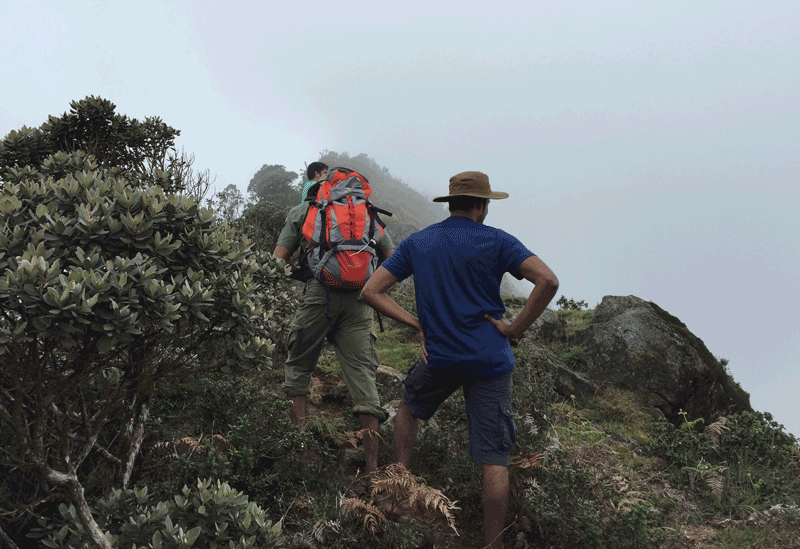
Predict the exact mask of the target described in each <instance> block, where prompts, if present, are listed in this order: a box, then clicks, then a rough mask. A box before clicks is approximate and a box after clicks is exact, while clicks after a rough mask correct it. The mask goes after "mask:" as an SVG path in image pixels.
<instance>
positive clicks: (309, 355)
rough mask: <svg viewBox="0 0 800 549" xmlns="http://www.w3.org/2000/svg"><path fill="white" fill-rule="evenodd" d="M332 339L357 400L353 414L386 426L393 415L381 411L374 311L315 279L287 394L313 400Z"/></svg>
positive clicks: (302, 314)
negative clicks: (323, 356) (325, 348)
mask: <svg viewBox="0 0 800 549" xmlns="http://www.w3.org/2000/svg"><path fill="white" fill-rule="evenodd" d="M329 334H330V337H329V340H330V341H331V342H332V343H333V346H334V348H335V349H336V356H337V358H338V359H339V365H340V367H341V369H342V376H343V377H344V382H345V384H346V385H347V389H348V390H349V391H350V396H351V397H352V399H353V413H354V414H356V415H357V414H369V415H371V416H375V417H376V418H378V420H379V421H385V420H386V419H387V417H388V413H387V412H386V410H384V409H383V408H381V405H380V398H379V397H378V389H377V388H376V386H375V371H376V370H377V369H378V365H379V364H380V362H379V358H378V350H377V348H376V347H375V339H376V338H375V335H374V334H373V333H372V308H370V307H369V306H368V305H366V304H365V303H363V302H361V301H360V300H359V299H358V291H353V292H343V291H337V290H333V289H331V288H328V287H326V286H324V285H323V284H321V283H320V282H319V281H317V280H313V279H312V280H309V281H308V282H306V286H305V289H304V290H303V295H302V296H301V297H300V306H299V307H298V309H297V313H296V314H295V315H294V319H293V320H292V328H291V332H290V333H289V341H288V343H289V357H288V358H287V359H286V364H285V365H284V374H285V377H284V382H283V392H284V393H286V395H288V396H297V395H308V393H309V390H310V388H311V374H312V373H313V371H314V369H315V368H316V366H317V360H319V355H320V353H321V352H322V345H323V343H324V342H325V338H326V337H327V336H329Z"/></svg>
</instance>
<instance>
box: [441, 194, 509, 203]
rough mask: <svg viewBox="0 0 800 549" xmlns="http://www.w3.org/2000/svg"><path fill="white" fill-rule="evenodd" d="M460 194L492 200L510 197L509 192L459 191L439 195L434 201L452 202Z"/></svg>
mask: <svg viewBox="0 0 800 549" xmlns="http://www.w3.org/2000/svg"><path fill="white" fill-rule="evenodd" d="M459 196H474V197H476V198H489V199H491V200H502V199H504V198H508V193H501V192H491V193H458V194H449V195H447V196H437V197H436V198H434V199H433V201H434V202H450V200H451V199H453V198H457V197H459Z"/></svg>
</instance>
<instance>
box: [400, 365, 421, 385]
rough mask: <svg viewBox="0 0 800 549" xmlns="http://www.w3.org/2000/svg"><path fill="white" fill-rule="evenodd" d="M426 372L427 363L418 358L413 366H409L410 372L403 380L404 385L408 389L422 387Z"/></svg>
mask: <svg viewBox="0 0 800 549" xmlns="http://www.w3.org/2000/svg"><path fill="white" fill-rule="evenodd" d="M424 374H425V363H424V362H422V361H421V360H418V361H417V362H415V363H414V365H413V366H411V368H409V370H408V373H407V374H406V377H405V379H404V380H403V385H405V387H406V388H407V389H411V390H413V389H420V388H421V387H422V384H423V382H424V379H423V375H424Z"/></svg>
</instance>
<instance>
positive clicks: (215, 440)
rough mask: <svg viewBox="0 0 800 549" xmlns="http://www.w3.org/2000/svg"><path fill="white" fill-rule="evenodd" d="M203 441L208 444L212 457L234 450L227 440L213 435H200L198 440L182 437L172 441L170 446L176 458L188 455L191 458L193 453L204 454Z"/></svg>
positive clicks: (204, 446)
mask: <svg viewBox="0 0 800 549" xmlns="http://www.w3.org/2000/svg"><path fill="white" fill-rule="evenodd" d="M204 441H208V442H209V443H210V446H211V449H212V450H214V455H217V456H219V455H222V454H223V453H224V452H229V451H231V450H233V449H234V448H233V444H231V443H230V442H228V440H227V439H226V438H225V437H224V436H222V435H213V436H211V437H206V436H205V435H201V436H200V439H194V438H192V437H184V438H181V439H178V440H176V441H174V442H173V443H172V445H173V447H174V449H175V455H176V456H177V455H179V454H189V455H190V456H192V455H194V454H195V453H202V452H205V450H206V448H207V446H206V445H205V444H204Z"/></svg>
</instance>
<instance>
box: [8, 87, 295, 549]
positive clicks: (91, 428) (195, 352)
mask: <svg viewBox="0 0 800 549" xmlns="http://www.w3.org/2000/svg"><path fill="white" fill-rule="evenodd" d="M95 103H99V108H103V107H108V108H112V110H113V105H111V106H110V107H109V104H107V103H106V102H103V101H102V100H97V101H95V100H94V99H87V100H85V101H83V102H81V103H79V104H77V106H76V104H73V108H74V110H76V111H77V114H75V116H74V117H69V116H67V115H65V117H64V118H68V120H67V122H64V123H65V124H67V126H69V127H78V128H80V129H81V132H82V133H81V132H78V133H77V134H74V135H76V136H77V137H75V139H74V140H67V141H68V142H69V143H73V142H74V141H76V140H78V137H81V136H82V138H83V139H85V140H87V141H91V140H92V139H94V138H96V139H98V140H100V141H103V142H104V143H106V145H107V144H108V141H107V139H111V138H110V137H108V136H107V135H106V134H104V133H102V132H103V131H105V130H102V128H94V127H93V126H92V124H94V123H97V124H98V125H100V126H103V125H104V121H105V120H106V119H105V118H104V117H103V116H98V118H97V119H95V118H92V117H91V116H89V117H88V121H87V120H85V119H86V118H87V117H86V116H83V115H84V114H85V113H83V111H82V110H81V108H84V107H86V106H87V104H88V105H89V106H92V105H94V104H95ZM91 112H94V111H91ZM90 114H91V113H90ZM82 116H83V118H82ZM113 121H114V124H118V126H119V127H118V126H114V128H116V129H114V132H116V133H114V136H116V137H117V138H119V139H120V140H121V141H118V142H115V143H116V146H117V147H120V148H123V149H125V151H122V152H120V155H121V156H115V155H114V154H112V152H111V151H107V150H106V149H105V148H103V147H101V148H100V152H101V153H102V158H103V160H104V162H106V164H102V163H100V162H98V160H97V159H96V157H95V156H93V155H89V154H87V153H85V152H84V151H82V150H74V151H72V150H70V151H59V152H55V153H54V154H49V155H45V156H37V155H39V153H40V152H42V150H44V151H45V152H47V150H49V149H47V147H51V146H55V147H58V146H59V144H60V143H62V142H64V139H66V138H64V137H63V135H62V133H59V132H60V129H59V128H61V125H60V124H62V122H59V121H58V120H55V119H52V118H51V120H50V122H49V123H48V124H45V125H43V127H42V128H41V129H40V130H36V131H26V132H23V133H24V134H25V135H22V134H20V133H19V132H16V133H15V132H12V133H11V134H9V136H7V137H6V139H5V140H4V141H3V142H2V146H1V147H0V151H2V153H3V154H4V155H5V156H4V157H3V159H4V161H10V160H9V158H10V157H9V155H10V154H11V152H14V151H16V156H14V157H13V160H14V162H15V163H16V164H15V165H14V166H8V165H6V167H5V169H4V170H3V172H2V173H0V177H2V192H1V193H0V355H2V357H1V359H2V362H3V367H2V369H1V370H0V439H1V440H2V442H3V452H2V454H0V468H1V469H2V474H0V478H2V480H1V481H0V501H2V506H3V508H4V509H3V511H4V512H5V514H6V516H8V515H11V516H15V515H18V516H22V514H23V512H24V511H25V510H26V509H27V510H30V508H31V507H29V506H35V505H37V504H38V503H40V502H41V501H42V500H43V498H47V496H48V493H50V492H52V491H53V489H54V487H57V488H59V489H60V490H61V491H63V493H65V494H66V495H67V496H68V497H69V498H70V500H71V501H72V503H73V504H74V506H75V508H76V509H77V511H78V515H79V517H80V519H81V521H82V524H83V526H84V528H85V529H86V530H87V531H89V532H90V533H91V535H92V537H93V539H94V540H95V543H98V544H100V545H103V544H104V543H105V542H104V541H103V535H102V533H101V532H100V531H99V530H98V529H97V527H96V524H94V521H93V518H92V516H91V514H90V510H89V507H88V505H87V504H86V501H85V500H84V493H85V491H86V489H87V488H89V489H93V490H102V489H103V488H108V487H110V486H119V487H125V486H126V485H127V484H128V482H129V481H130V478H131V475H132V473H133V466H134V463H135V460H136V457H137V455H138V453H139V450H140V447H141V444H142V440H143V437H144V431H145V425H146V423H147V421H148V416H149V411H150V409H151V406H152V399H153V395H154V393H155V389H156V387H157V386H158V384H159V383H162V382H163V381H164V380H167V379H169V378H170V377H175V376H179V375H187V374H195V373H197V372H199V371H201V370H219V369H220V368H226V369H228V370H231V369H237V368H239V369H240V368H242V367H252V366H259V365H268V364H269V363H270V359H271V353H272V350H273V349H274V347H275V345H274V343H273V342H272V340H278V339H280V337H281V335H282V330H283V323H282V322H278V321H277V320H276V319H275V318H274V317H273V313H274V311H279V312H280V311H281V310H282V309H283V308H284V307H286V306H290V304H291V302H292V293H291V292H290V291H289V288H288V286H287V285H286V283H285V279H284V274H285V266H284V265H283V264H282V263H279V262H277V261H276V260H274V259H273V258H271V257H269V256H267V255H265V254H258V253H256V252H255V251H254V250H252V248H251V245H250V243H249V242H248V240H247V238H246V237H240V236H239V235H237V234H236V233H235V232H234V231H233V229H231V228H230V227H229V226H227V225H224V224H220V223H219V222H218V221H217V219H216V218H215V217H214V215H213V212H212V211H211V210H208V209H204V208H201V207H199V205H198V204H197V203H196V201H195V199H194V198H193V197H191V196H186V195H181V194H175V193H168V192H165V190H164V189H165V188H170V187H174V186H175V185H176V181H177V180H176V179H175V177H174V176H175V174H174V172H172V171H171V170H166V171H164V170H161V169H156V168H155V167H154V165H153V164H152V162H155V161H157V160H159V159H158V158H156V157H153V156H151V157H147V154H148V153H143V154H144V156H145V157H147V158H145V159H144V160H143V159H142V158H139V157H136V156H133V157H130V156H126V154H128V155H130V154H133V153H132V152H131V151H134V152H135V151H137V150H139V148H141V147H144V148H147V147H151V149H152V150H151V151H150V152H151V153H153V154H155V155H156V156H157V155H159V154H161V152H162V151H163V150H164V149H165V147H166V148H169V147H168V144H171V141H170V140H169V136H170V135H173V134H171V133H170V132H167V134H166V135H167V137H165V138H164V139H166V140H167V141H168V142H169V143H167V144H165V143H163V142H159V143H160V144H156V145H157V146H156V145H154V144H153V143H150V142H149V141H147V140H146V139H145V140H144V142H143V143H140V142H139V141H137V138H136V135H138V134H137V133H136V131H138V130H140V129H141V127H140V126H139V125H137V124H133V123H130V121H127V119H124V118H123V119H117V118H114V119H113ZM93 132H94V133H93ZM131 132H133V133H131ZM65 135H73V134H70V133H69V132H67V133H66V134H65ZM26 136H27V137H26ZM54 136H61V137H58V139H56V137H54ZM92 136H94V137H92ZM126 139H129V140H131V142H130V143H129V142H128V141H126ZM104 140H105V141H104ZM45 145H47V147H45ZM104 147H105V145H104ZM26 148H27V150H28V152H29V154H27V156H26V155H23V154H21V153H20V151H22V150H24V149H26ZM67 148H69V147H67ZM40 149H41V150H40ZM129 149H130V150H129ZM95 150H97V147H95ZM34 153H35V154H34ZM123 153H124V154H123ZM42 154H44V153H42ZM12 156H13V155H12ZM160 158H161V159H162V160H163V156H162V157H160ZM19 162H30V163H29V164H25V165H20V164H19ZM114 162H120V163H123V164H124V165H123V166H121V167H120V166H109V165H107V163H114ZM142 162H143V163H142ZM140 170H144V171H140ZM87 482H88V485H87V484H86V483H87ZM103 546H105V545H103Z"/></svg>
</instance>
